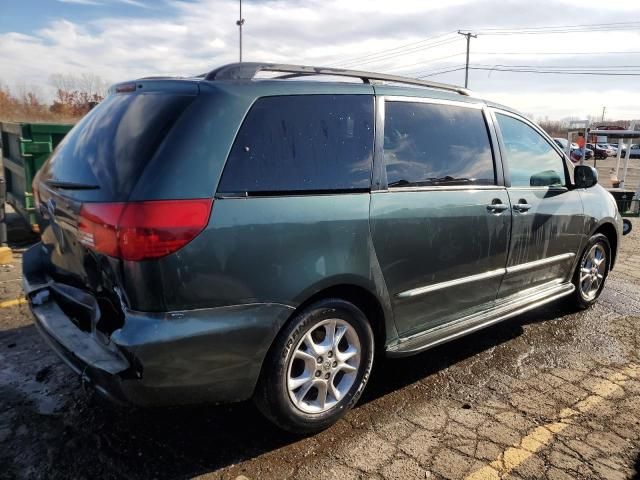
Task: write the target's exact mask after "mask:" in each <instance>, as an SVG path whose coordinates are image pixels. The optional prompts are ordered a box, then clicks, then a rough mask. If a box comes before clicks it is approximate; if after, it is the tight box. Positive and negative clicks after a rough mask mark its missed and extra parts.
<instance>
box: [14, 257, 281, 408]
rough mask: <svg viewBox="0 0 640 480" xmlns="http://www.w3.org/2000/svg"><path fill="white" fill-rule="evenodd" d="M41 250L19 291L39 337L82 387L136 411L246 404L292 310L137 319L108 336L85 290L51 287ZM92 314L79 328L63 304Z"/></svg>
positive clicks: (259, 308) (252, 308) (26, 263)
mask: <svg viewBox="0 0 640 480" xmlns="http://www.w3.org/2000/svg"><path fill="white" fill-rule="evenodd" d="M49 268H50V265H49V263H48V259H47V252H46V250H44V249H43V247H42V246H41V244H36V245H35V246H33V247H31V248H30V249H29V250H28V251H27V252H25V254H24V256H23V284H24V290H25V293H26V295H27V298H28V300H29V305H30V308H31V311H32V313H33V315H34V318H35V324H36V327H37V329H38V331H39V332H40V333H41V334H42V336H43V337H44V338H45V340H46V341H47V343H48V344H49V345H50V346H51V347H52V349H53V350H54V351H55V352H56V353H57V354H58V355H59V356H60V357H61V358H62V360H64V362H65V363H66V364H67V365H69V367H71V369H72V370H73V371H75V372H76V373H77V374H78V375H79V376H80V378H81V381H82V382H83V384H87V385H90V386H92V387H93V388H95V389H96V391H97V392H98V393H100V394H102V395H104V396H105V397H107V398H109V399H111V400H113V401H116V402H118V403H132V404H135V405H140V406H152V405H180V404H188V403H199V402H233V401H240V400H245V399H247V398H249V397H250V396H251V395H252V393H253V390H254V388H255V384H256V382H257V379H258V376H259V374H260V369H261V367H262V361H263V360H264V357H265V355H266V353H267V350H268V349H269V346H270V345H271V343H272V341H273V339H274V338H275V336H276V334H277V332H278V331H279V329H280V327H281V326H282V325H283V324H284V322H285V321H286V319H287V318H288V317H289V315H290V314H291V312H292V311H293V308H292V307H290V306H287V305H281V304H273V303H255V304H247V305H236V306H229V307H218V308H205V309H198V310H185V311H180V312H138V311H133V310H129V309H127V308H126V307H123V313H124V324H123V326H122V327H121V328H119V329H117V330H115V331H114V332H113V333H112V334H111V335H110V336H107V335H105V334H104V333H102V332H100V331H98V330H97V329H96V328H95V326H96V324H97V322H98V320H99V317H100V309H99V308H98V305H97V303H96V301H95V299H94V298H93V297H92V296H91V295H90V294H89V293H87V292H86V291H84V290H81V289H78V288H75V287H71V286H69V285H66V284H61V283H58V282H55V281H53V280H52V279H51V278H50V277H49V276H48V275H47V272H48V271H49ZM67 301H69V302H74V304H76V305H79V306H80V307H82V308H86V309H87V310H88V311H89V312H93V313H91V329H90V331H88V330H89V329H87V328H85V329H81V328H80V327H79V326H78V325H76V323H74V321H72V319H71V318H70V315H69V314H67V313H65V309H64V308H63V305H62V304H63V303H66V302H67Z"/></svg>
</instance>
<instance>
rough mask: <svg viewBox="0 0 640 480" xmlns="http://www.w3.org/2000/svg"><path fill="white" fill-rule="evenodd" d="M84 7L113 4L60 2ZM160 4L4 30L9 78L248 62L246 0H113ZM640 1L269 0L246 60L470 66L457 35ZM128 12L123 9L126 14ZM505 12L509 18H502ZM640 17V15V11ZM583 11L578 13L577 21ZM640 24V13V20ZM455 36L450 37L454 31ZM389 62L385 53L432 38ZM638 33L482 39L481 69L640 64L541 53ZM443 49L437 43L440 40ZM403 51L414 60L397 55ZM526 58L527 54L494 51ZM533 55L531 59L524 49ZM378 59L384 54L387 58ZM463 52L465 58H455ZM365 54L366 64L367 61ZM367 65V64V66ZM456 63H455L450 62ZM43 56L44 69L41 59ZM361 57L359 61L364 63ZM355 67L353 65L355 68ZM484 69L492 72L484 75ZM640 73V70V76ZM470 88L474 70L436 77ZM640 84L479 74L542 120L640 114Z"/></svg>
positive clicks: (249, 11) (259, 7)
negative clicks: (145, 10) (143, 12)
mask: <svg viewBox="0 0 640 480" xmlns="http://www.w3.org/2000/svg"><path fill="white" fill-rule="evenodd" d="M59 1H67V2H76V3H78V2H80V3H85V4H89V3H91V4H96V3H106V2H107V1H108V0H99V1H98V0H59ZM110 3H111V4H113V3H121V4H130V5H131V6H136V7H142V6H145V7H150V6H151V7H152V9H150V10H149V15H148V16H146V17H142V18H133V17H127V16H125V15H123V16H118V17H107V18H100V19H99V20H95V21H90V22H86V23H83V24H79V23H76V22H73V21H71V20H69V19H57V20H52V21H51V22H50V23H48V24H47V26H46V27H45V28H43V29H41V30H39V31H36V32H33V33H32V34H28V35H27V34H24V33H16V32H6V33H0V51H2V52H3V54H2V56H3V59H2V65H3V68H2V72H0V81H3V82H5V83H8V84H10V85H22V84H34V85H46V83H47V79H48V78H49V75H50V74H52V73H77V74H80V73H83V72H91V73H95V74H97V75H100V76H101V77H103V78H105V79H107V80H108V81H111V82H114V81H121V80H125V79H129V78H135V77H139V76H147V75H162V74H169V75H184V74H197V73H202V72H204V71H207V70H208V69H211V68H214V67H216V66H219V65H221V64H223V63H228V62H233V61H236V59H237V56H238V50H237V45H238V29H237V27H236V25H235V21H236V19H237V16H238V5H237V1H236V0H193V1H189V2H187V1H179V0H166V1H165V2H148V1H142V0H110ZM634 4H635V0H632V1H631V2H626V1H622V2H616V3H612V4H611V5H608V7H607V9H605V10H603V9H602V8H601V3H600V2H596V1H595V0H587V1H586V2H582V1H580V2H578V0H540V1H538V2H536V3H535V4H530V3H527V4H524V3H523V2H520V1H515V0H510V1H509V0H506V1H505V0H501V1H500V3H498V0H451V1H448V2H425V1H423V0H406V1H396V2H391V1H388V0H351V1H349V2H345V1H343V0H306V1H304V2H302V1H296V0H265V1H247V0H245V2H244V3H243V16H244V18H245V19H246V23H245V26H244V59H245V60H247V61H274V62H287V63H304V64H319V65H335V64H339V65H341V66H347V67H354V68H363V69H367V70H378V71H385V72H392V73H404V74H421V73H429V72H431V73H433V72H437V71H442V70H445V69H453V68H459V67H460V66H461V65H462V64H463V62H464V55H460V53H462V52H464V49H465V44H464V40H463V38H462V37H460V36H459V35H457V34H455V31H456V30H457V29H458V28H461V27H464V28H466V29H470V30H472V31H474V30H475V31H478V30H480V31H481V30H482V29H486V28H494V27H501V28H514V27H539V26H545V25H567V24H584V23H613V22H623V21H627V22H628V21H633V20H636V19H634V18H631V17H630V12H632V11H633V9H632V7H633V5H634ZM125 8H126V6H125V5H123V7H122V9H125ZM497 9H499V11H500V15H496V13H497ZM636 10H637V7H636ZM577 12H579V15H578V14H577ZM637 20H640V17H639V18H638V19H637ZM448 32H451V34H450V35H449V36H446V37H445V36H443V35H444V34H446V33H448ZM438 36H440V39H441V40H449V39H451V41H450V42H448V43H446V42H440V44H439V45H438V46H436V47H433V48H426V47H427V46H429V42H423V43H420V44H417V45H413V46H410V47H405V48H403V49H398V50H396V51H394V52H391V53H390V54H386V55H380V54H379V52H382V51H385V50H387V49H390V48H396V47H399V46H403V45H406V44H410V43H412V42H419V41H422V40H424V39H425V38H431V37H438ZM638 40H639V35H638V31H637V30H636V31H608V32H607V31H604V32H591V33H589V32H584V33H571V34H553V35H551V34H549V35H512V36H491V35H482V34H481V35H480V36H479V37H478V38H477V39H473V40H472V42H471V62H472V64H479V65H489V66H492V65H535V66H539V67H542V66H544V67H548V66H556V67H558V66H564V67H566V66H571V65H584V66H590V65H600V66H606V65H616V66H618V65H628V66H631V65H640V54H632V53H629V54H615V55H606V54H600V55H596V54H593V55H553V56H552V55H539V54H537V53H535V52H589V51H591V52H607V51H626V50H630V51H640V47H634V45H640V42H638ZM432 43H433V42H432ZM400 52H403V53H404V52H410V53H409V54H406V55H398V53H400ZM482 52H489V53H496V52H511V53H513V52H523V53H522V54H521V55H489V54H487V53H482ZM524 52H530V53H524ZM376 54H377V56H376ZM456 54H458V55H456ZM365 56H366V57H365ZM363 57H364V58H363ZM445 57H449V58H445ZM34 58H37V59H38V61H37V62H34V61H32V60H33V59H34ZM354 59H356V60H358V59H359V61H354ZM349 60H351V61H350V62H349ZM482 68H484V67H482ZM637 71H638V72H640V68H638V70H637ZM431 78H433V79H434V80H438V81H448V82H452V83H457V84H460V83H462V82H463V79H464V72H463V71H456V72H451V73H448V74H443V75H438V76H434V77H431ZM637 80H638V77H596V76H561V75H553V74H545V75H543V74H537V75H536V74H531V73H530V74H524V73H506V72H495V71H494V72H487V71H475V70H474V71H472V72H471V73H470V82H471V83H470V87H471V88H472V89H473V90H476V91H477V92H478V93H480V94H482V95H485V96H488V97H491V98H494V99H496V100H498V101H501V102H503V103H507V104H509V105H511V106H513V107H515V108H518V109H520V110H522V111H525V112H530V113H533V114H535V115H536V116H545V115H549V116H551V117H559V116H565V115H586V114H589V113H596V112H597V111H598V110H600V109H601V108H602V106H603V105H606V106H607V111H608V112H609V113H610V115H611V116H618V117H620V118H630V117H634V116H636V117H637V116H640V111H637V112H636V111H635V110H634V108H635V107H634V106H635V105H640V101H639V100H640V99H639V98H638V97H637V95H636V94H635V93H633V92H635V91H636V90H637V87H636V85H637Z"/></svg>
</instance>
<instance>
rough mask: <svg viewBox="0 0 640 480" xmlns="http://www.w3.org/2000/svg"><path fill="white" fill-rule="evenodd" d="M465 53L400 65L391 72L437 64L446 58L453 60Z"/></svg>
mask: <svg viewBox="0 0 640 480" xmlns="http://www.w3.org/2000/svg"><path fill="white" fill-rule="evenodd" d="M464 54H465V52H458V53H453V54H451V55H445V56H444V57H437V58H429V59H426V60H422V61H420V62H415V63H410V64H406V65H400V66H397V67H394V68H393V70H394V71H397V70H401V69H404V68H409V67H415V66H417V65H424V64H425V63H431V62H437V61H440V60H446V59H447V58H453V57H457V56H458V55H464Z"/></svg>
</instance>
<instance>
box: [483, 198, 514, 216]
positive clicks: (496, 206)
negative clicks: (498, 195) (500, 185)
mask: <svg viewBox="0 0 640 480" xmlns="http://www.w3.org/2000/svg"><path fill="white" fill-rule="evenodd" d="M508 209H509V205H507V204H504V203H502V202H501V201H500V200H499V199H495V200H494V201H493V203H492V204H491V205H487V210H489V211H490V212H491V213H500V212H504V211H505V210H508Z"/></svg>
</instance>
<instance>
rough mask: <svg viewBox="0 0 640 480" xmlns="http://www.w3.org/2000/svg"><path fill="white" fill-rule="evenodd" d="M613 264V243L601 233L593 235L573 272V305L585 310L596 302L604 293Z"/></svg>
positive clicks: (577, 308) (571, 300)
mask: <svg viewBox="0 0 640 480" xmlns="http://www.w3.org/2000/svg"><path fill="white" fill-rule="evenodd" d="M610 266H611V245H610V244H609V240H608V239H607V237H605V236H604V235H602V234H601V233H597V234H595V235H593V236H592V237H591V238H590V239H589V242H587V246H586V247H585V249H584V251H583V253H582V256H581V257H580V261H579V262H578V264H577V265H576V270H575V272H574V274H573V284H574V285H575V287H576V289H575V291H574V292H573V294H572V295H571V297H569V301H570V304H571V306H572V307H574V308H575V309H576V310H584V309H587V308H589V307H590V306H591V305H593V304H594V303H596V301H597V300H598V297H599V296H600V294H601V293H602V289H603V288H604V283H605V281H606V279H607V275H608V274H609V268H610Z"/></svg>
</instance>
